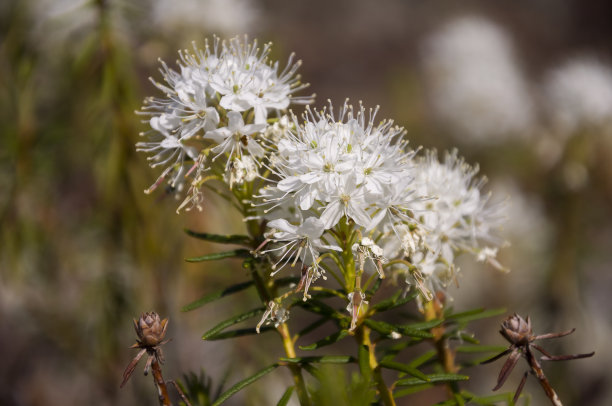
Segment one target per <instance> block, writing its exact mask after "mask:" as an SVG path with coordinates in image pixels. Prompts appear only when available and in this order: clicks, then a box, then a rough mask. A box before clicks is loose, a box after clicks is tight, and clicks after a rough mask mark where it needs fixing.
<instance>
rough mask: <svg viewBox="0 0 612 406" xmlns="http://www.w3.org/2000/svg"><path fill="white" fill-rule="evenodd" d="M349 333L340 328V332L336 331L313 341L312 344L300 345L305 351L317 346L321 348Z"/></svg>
mask: <svg viewBox="0 0 612 406" xmlns="http://www.w3.org/2000/svg"><path fill="white" fill-rule="evenodd" d="M347 335H348V331H347V330H340V331H338V332H335V333H334V334H332V335H329V336H327V337H325V338H322V339H320V340H319V341H317V342H316V343H312V344H310V345H303V346H302V345H300V350H305V351H310V350H316V349H317V348H321V347H325V346H327V345H331V344H334V343H337V342H338V341H340V340H342V339H343V338H344V337H346V336H347Z"/></svg>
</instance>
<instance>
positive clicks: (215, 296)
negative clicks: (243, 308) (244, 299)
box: [181, 281, 253, 312]
mask: <svg viewBox="0 0 612 406" xmlns="http://www.w3.org/2000/svg"><path fill="white" fill-rule="evenodd" d="M251 285H253V281H246V282H241V283H237V284H235V285H232V286H229V287H227V288H225V289H223V290H221V291H219V292H214V293H209V294H208V295H206V296H202V297H201V298H199V299H198V300H196V301H194V302H191V303H189V304H188V305H186V306H183V308H182V309H181V311H182V312H188V311H191V310H194V309H197V308H198V307H202V306H204V305H205V304H207V303H210V302H213V301H215V300H217V299H221V298H222V297H224V296H228V295H231V294H232V293H236V292H240V291H243V290H245V289H247V288H249V287H250V286H251Z"/></svg>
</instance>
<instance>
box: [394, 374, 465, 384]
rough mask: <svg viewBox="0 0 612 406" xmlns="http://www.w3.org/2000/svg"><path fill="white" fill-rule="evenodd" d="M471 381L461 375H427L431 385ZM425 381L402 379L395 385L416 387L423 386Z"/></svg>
mask: <svg viewBox="0 0 612 406" xmlns="http://www.w3.org/2000/svg"><path fill="white" fill-rule="evenodd" d="M468 379H470V377H469V376H467V375H459V374H429V375H427V380H428V381H429V383H447V382H456V381H467V380H468ZM422 384H423V380H422V379H420V378H406V379H400V380H399V381H397V382H396V383H395V386H414V385H422Z"/></svg>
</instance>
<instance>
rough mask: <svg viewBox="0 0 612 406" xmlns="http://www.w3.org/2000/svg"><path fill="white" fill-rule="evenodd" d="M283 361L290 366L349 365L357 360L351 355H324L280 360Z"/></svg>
mask: <svg viewBox="0 0 612 406" xmlns="http://www.w3.org/2000/svg"><path fill="white" fill-rule="evenodd" d="M280 360H281V361H284V362H288V363H290V364H312V363H315V364H348V363H351V362H355V361H356V360H355V358H353V357H351V356H349V355H323V356H320V357H298V358H280Z"/></svg>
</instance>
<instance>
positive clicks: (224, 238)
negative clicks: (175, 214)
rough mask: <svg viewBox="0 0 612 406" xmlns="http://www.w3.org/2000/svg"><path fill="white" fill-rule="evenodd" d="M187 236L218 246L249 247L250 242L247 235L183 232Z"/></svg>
mask: <svg viewBox="0 0 612 406" xmlns="http://www.w3.org/2000/svg"><path fill="white" fill-rule="evenodd" d="M185 232H186V233H187V235H189V236H191V237H194V238H198V239H200V240H205V241H210V242H216V243H220V244H238V245H249V244H250V243H251V242H252V241H251V239H250V238H249V236H247V235H237V234H232V235H221V234H209V233H199V232H197V231H193V230H185Z"/></svg>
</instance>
